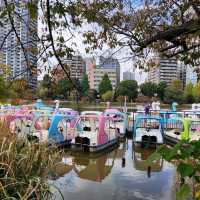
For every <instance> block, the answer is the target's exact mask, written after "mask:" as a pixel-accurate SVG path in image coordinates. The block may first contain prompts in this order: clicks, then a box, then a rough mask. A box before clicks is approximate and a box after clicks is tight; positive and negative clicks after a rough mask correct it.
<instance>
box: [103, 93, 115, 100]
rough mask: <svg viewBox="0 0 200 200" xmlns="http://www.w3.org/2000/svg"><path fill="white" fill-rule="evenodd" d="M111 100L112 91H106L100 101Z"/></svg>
mask: <svg viewBox="0 0 200 200" xmlns="http://www.w3.org/2000/svg"><path fill="white" fill-rule="evenodd" d="M112 98H113V92H112V91H107V92H106V93H105V94H103V95H102V99H103V100H104V101H110V100H112Z"/></svg>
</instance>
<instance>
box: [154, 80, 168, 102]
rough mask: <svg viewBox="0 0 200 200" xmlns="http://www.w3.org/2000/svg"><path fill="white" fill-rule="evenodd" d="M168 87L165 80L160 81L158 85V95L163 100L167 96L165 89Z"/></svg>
mask: <svg viewBox="0 0 200 200" xmlns="http://www.w3.org/2000/svg"><path fill="white" fill-rule="evenodd" d="M166 88H167V84H166V83H165V82H160V83H159V84H158V85H157V91H156V93H157V94H158V97H159V98H160V99H161V100H162V101H163V100H164V97H165V91H166Z"/></svg>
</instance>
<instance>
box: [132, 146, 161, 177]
mask: <svg viewBox="0 0 200 200" xmlns="http://www.w3.org/2000/svg"><path fill="white" fill-rule="evenodd" d="M154 152H155V149H150V148H140V147H134V150H133V166H134V168H135V169H136V170H140V171H146V172H147V176H148V177H150V176H151V172H160V171H162V167H163V159H162V158H161V159H159V160H158V161H154V162H152V163H151V164H149V162H147V159H148V157H149V156H150V155H151V154H152V153H154Z"/></svg>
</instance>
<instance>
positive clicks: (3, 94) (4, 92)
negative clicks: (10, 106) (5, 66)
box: [0, 76, 8, 99]
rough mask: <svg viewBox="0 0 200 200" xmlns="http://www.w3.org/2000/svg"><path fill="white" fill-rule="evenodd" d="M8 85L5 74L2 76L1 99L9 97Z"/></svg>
mask: <svg viewBox="0 0 200 200" xmlns="http://www.w3.org/2000/svg"><path fill="white" fill-rule="evenodd" d="M7 97H8V92H7V86H6V82H5V80H4V78H3V76H0V99H3V98H7Z"/></svg>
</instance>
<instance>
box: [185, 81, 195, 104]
mask: <svg viewBox="0 0 200 200" xmlns="http://www.w3.org/2000/svg"><path fill="white" fill-rule="evenodd" d="M193 90H194V86H193V84H192V83H191V82H190V83H189V84H187V85H186V87H185V90H184V98H185V100H186V102H187V103H194V101H195V98H194V95H193Z"/></svg>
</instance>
